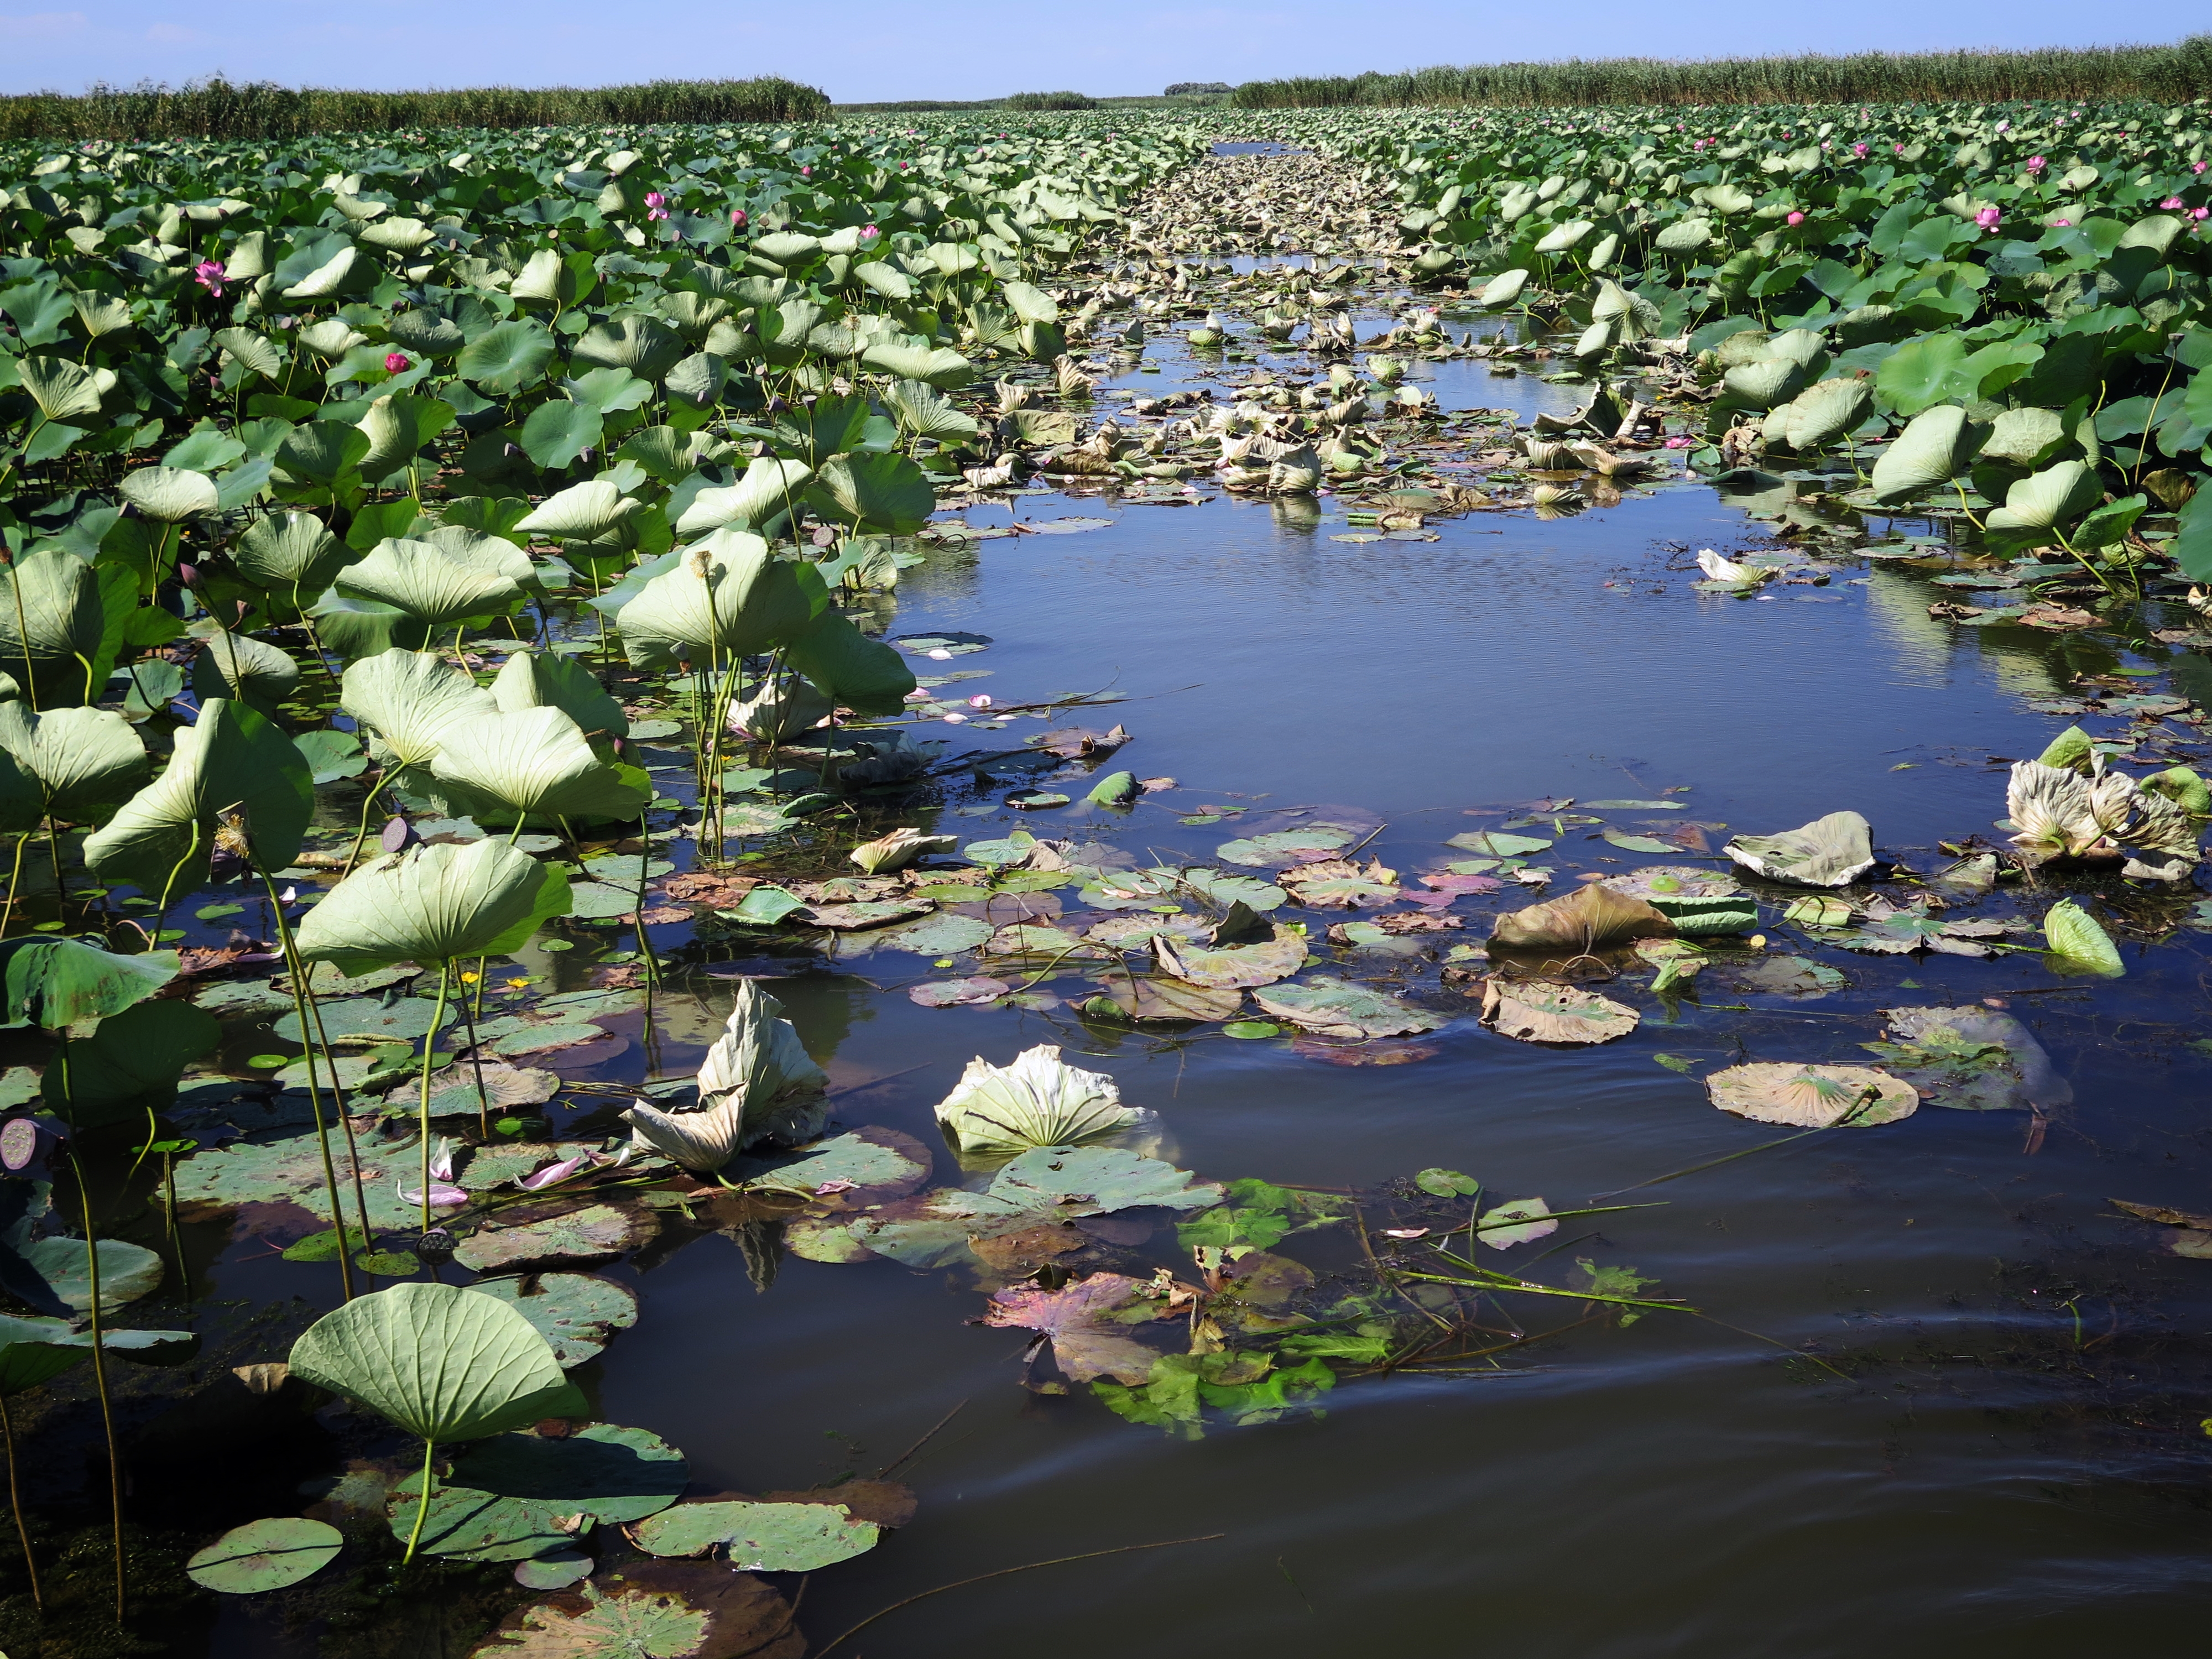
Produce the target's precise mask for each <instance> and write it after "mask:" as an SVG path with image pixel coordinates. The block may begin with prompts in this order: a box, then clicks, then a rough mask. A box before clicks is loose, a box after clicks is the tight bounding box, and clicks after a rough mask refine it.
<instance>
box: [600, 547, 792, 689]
mask: <svg viewBox="0 0 2212 1659" xmlns="http://www.w3.org/2000/svg"><path fill="white" fill-rule="evenodd" d="M801 569H802V568H801V567H800V566H799V565H797V564H794V563H793V562H791V561H789V560H787V559H779V558H777V557H776V556H775V555H774V554H773V553H771V552H770V551H769V544H767V543H766V542H764V541H763V540H762V539H761V538H759V537H757V536H753V535H748V534H747V533H745V532H743V531H738V530H718V531H716V532H714V534H713V535H712V536H709V537H708V538H707V539H706V540H705V541H703V542H701V543H700V544H698V545H696V547H693V548H690V550H687V551H686V552H685V553H684V556H683V557H682V558H681V559H680V560H678V562H677V563H676V565H675V566H674V567H673V568H671V569H669V570H666V571H664V572H663V573H662V574H659V575H658V576H655V577H654V578H653V580H651V581H649V582H647V583H646V585H645V586H643V587H641V588H640V589H639V590H638V592H637V594H636V597H635V598H634V599H631V600H630V601H629V603H628V604H627V605H623V608H622V609H621V610H620V611H617V613H616V616H615V624H616V626H617V627H618V628H619V629H621V630H622V635H623V649H624V650H625V651H626V652H628V653H629V659H630V660H631V661H632V662H633V663H638V664H645V663H649V662H650V663H658V662H661V661H665V660H666V659H667V658H668V657H670V656H671V655H673V654H674V653H676V651H677V650H678V648H679V647H681V648H682V649H683V650H684V652H686V653H689V654H690V656H691V657H692V659H694V660H695V661H696V662H698V663H699V664H700V665H702V666H704V665H705V660H706V659H707V658H708V655H709V653H720V654H725V655H728V654H740V655H748V656H749V655H751V654H753V653H757V652H764V651H767V650H769V649H770V648H772V647H775V646H776V645H779V644H782V643H784V642H785V641H788V640H790V639H791V638H793V636H795V635H798V634H799V632H800V631H801V630H803V629H805V627H806V625H807V624H808V623H810V622H811V621H813V620H814V618H815V617H816V616H817V614H818V613H819V612H820V611H822V610H823V607H824V606H825V605H827V604H828V602H829V594H828V591H827V590H826V589H824V588H823V586H822V585H821V582H820V580H819V578H816V579H815V580H814V582H813V584H812V587H811V590H810V588H809V586H808V585H807V583H806V582H805V580H804V579H803V577H802V574H801ZM805 574H807V575H811V574H812V572H811V570H808V571H806V572H805Z"/></svg>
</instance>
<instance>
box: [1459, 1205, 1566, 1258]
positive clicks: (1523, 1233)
mask: <svg viewBox="0 0 2212 1659" xmlns="http://www.w3.org/2000/svg"><path fill="white" fill-rule="evenodd" d="M1551 1214H1552V1212H1551V1208H1550V1206H1547V1204H1546V1203H1545V1202H1544V1200H1542V1199H1541V1198H1514V1199H1508V1200H1506V1201H1505V1202H1504V1203H1503V1204H1500V1205H1498V1206H1497V1207H1496V1208H1494V1209H1491V1210H1486V1211H1485V1212H1483V1217H1482V1221H1481V1225H1479V1226H1478V1227H1476V1229H1475V1230H1474V1236H1475V1237H1477V1238H1478V1239H1480V1240H1481V1241H1482V1243H1485V1244H1487V1245H1489V1246H1490V1248H1491V1249H1493V1250H1510V1249H1512V1248H1513V1247H1514V1246H1515V1245H1516V1244H1530V1243H1534V1242H1535V1241H1536V1240H1537V1239H1540V1238H1548V1237H1551V1236H1552V1235H1553V1233H1555V1232H1557V1231H1559V1223H1558V1222H1556V1221H1554V1220H1553V1219H1551Z"/></svg>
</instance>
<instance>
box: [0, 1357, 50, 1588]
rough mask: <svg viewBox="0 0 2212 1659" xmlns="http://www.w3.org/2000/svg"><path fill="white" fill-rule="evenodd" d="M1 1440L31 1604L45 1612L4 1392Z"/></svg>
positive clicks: (0, 1404) (0, 1403) (0, 1413)
mask: <svg viewBox="0 0 2212 1659" xmlns="http://www.w3.org/2000/svg"><path fill="white" fill-rule="evenodd" d="M0 1442H4V1443H6V1445H7V1448H8V1508H9V1511H10V1512H11V1513H12V1514H13V1515H14V1516H15V1536H16V1537H17V1539H19V1540H20V1541H21V1543H22V1546H23V1571H25V1572H27V1573H28V1574H29V1575H30V1577H31V1605H32V1606H33V1607H35V1608H37V1609H38V1610H39V1612H40V1613H45V1612H46V1595H45V1593H44V1592H43V1591H41V1590H40V1589H39V1559H38V1557H36V1556H35V1555H33V1554H32V1553H31V1530H30V1528H28V1527H27V1526H25V1525H24V1524H23V1494H22V1493H21V1492H19V1491H18V1490H16V1486H15V1425H14V1424H13V1423H11V1422H9V1420H8V1396H7V1395H4V1394H0Z"/></svg>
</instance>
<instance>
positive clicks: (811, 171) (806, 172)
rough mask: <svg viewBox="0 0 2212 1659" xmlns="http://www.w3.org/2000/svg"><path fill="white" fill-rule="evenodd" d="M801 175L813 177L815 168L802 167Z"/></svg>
mask: <svg viewBox="0 0 2212 1659" xmlns="http://www.w3.org/2000/svg"><path fill="white" fill-rule="evenodd" d="M813 176H814V169H813V168H812V167H801V168H799V177H800V178H802V179H811V178H812V177H813Z"/></svg>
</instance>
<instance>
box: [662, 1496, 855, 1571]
mask: <svg viewBox="0 0 2212 1659" xmlns="http://www.w3.org/2000/svg"><path fill="white" fill-rule="evenodd" d="M880 1535H881V1532H880V1528H878V1527H877V1525H876V1523H875V1522H872V1521H856V1520H854V1518H853V1516H852V1515H851V1513H850V1512H849V1511H848V1510H846V1509H845V1508H844V1507H843V1506H842V1504H763V1503H754V1502H750V1501H748V1500H744V1499H738V1500H728V1501H723V1502H718V1503H705V1504H678V1505H677V1506H676V1507H675V1508H673V1509H667V1510H661V1511H660V1513H659V1514H658V1515H656V1516H653V1517H652V1518H651V1519H650V1520H647V1521H644V1522H640V1523H639V1525H638V1528H637V1532H636V1537H637V1542H638V1547H639V1548H641V1549H642V1550H644V1551H645V1552H646V1553H647V1554H650V1555H703V1554H705V1553H707V1552H708V1550H710V1549H714V1548H715V1547H726V1549H727V1550H728V1552H729V1558H730V1565H731V1566H732V1567H733V1568H735V1569H736V1570H738V1571H742V1572H812V1571H815V1570H816V1569H817V1568H820V1567H827V1566H834V1565H836V1564H837V1563H838V1562H840V1561H849V1560H851V1559H853V1558H854V1556H856V1555H860V1554H862V1553H866V1551H868V1550H871V1549H873V1548H874V1547H875V1545H876V1541H877V1539H878V1537H879V1536H880Z"/></svg>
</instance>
